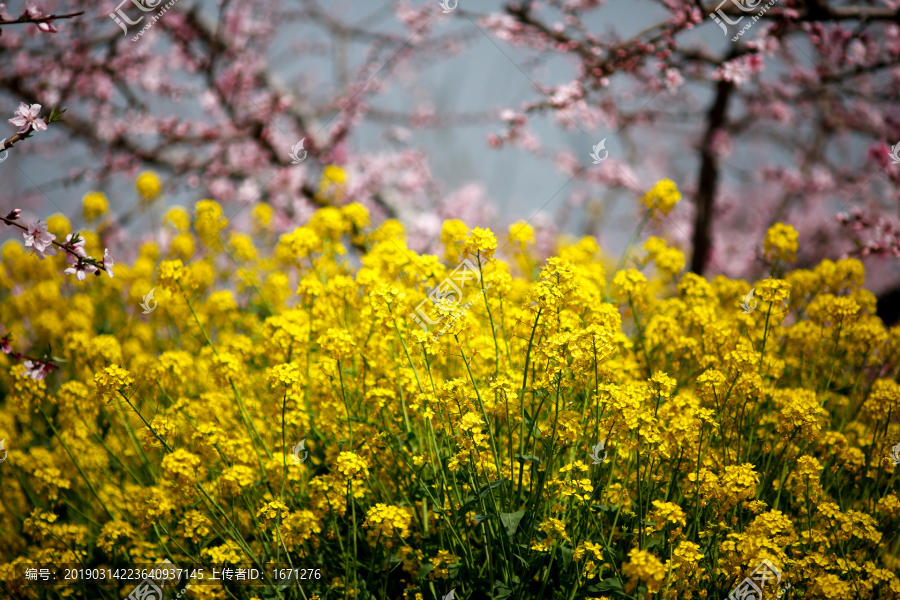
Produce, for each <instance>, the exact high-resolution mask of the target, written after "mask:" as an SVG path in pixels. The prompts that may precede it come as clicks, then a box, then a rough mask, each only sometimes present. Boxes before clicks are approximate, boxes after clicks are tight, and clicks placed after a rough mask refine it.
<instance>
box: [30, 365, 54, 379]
mask: <svg viewBox="0 0 900 600" xmlns="http://www.w3.org/2000/svg"><path fill="white" fill-rule="evenodd" d="M24 364H25V373H24V375H25V377H31V378H32V379H35V380H37V381H40V380H42V379H43V378H44V377H46V376H47V374H48V373H50V371H52V370H53V369H55V368H56V366H55V365H54V364H53V363H50V362H43V361H40V360H26V361H25V363H24Z"/></svg>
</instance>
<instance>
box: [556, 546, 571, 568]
mask: <svg viewBox="0 0 900 600" xmlns="http://www.w3.org/2000/svg"><path fill="white" fill-rule="evenodd" d="M559 551H560V553H561V554H562V560H563V568H565V569H568V568H569V565H570V564H572V554H573V553H574V551H573V550H572V549H571V548H569V547H568V546H560V547H559Z"/></svg>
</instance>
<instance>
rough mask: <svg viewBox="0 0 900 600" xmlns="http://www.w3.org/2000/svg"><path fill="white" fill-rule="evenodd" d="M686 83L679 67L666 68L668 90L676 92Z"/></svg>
mask: <svg viewBox="0 0 900 600" xmlns="http://www.w3.org/2000/svg"><path fill="white" fill-rule="evenodd" d="M683 83H684V77H683V76H682V75H681V71H679V70H678V69H666V90H667V91H668V92H669V93H670V94H674V93H675V92H677V91H678V88H680V87H681V84H683Z"/></svg>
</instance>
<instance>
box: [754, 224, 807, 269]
mask: <svg viewBox="0 0 900 600" xmlns="http://www.w3.org/2000/svg"><path fill="white" fill-rule="evenodd" d="M799 237H800V234H799V233H797V230H796V229H794V228H793V227H791V226H790V225H785V224H784V223H776V224H775V225H773V226H772V227H770V228H769V230H768V231H767V232H766V239H765V241H764V242H763V248H765V253H766V258H768V259H769V260H780V261H782V262H790V261H793V260H794V258H795V256H796V253H797V248H798V247H799V244H798V241H797V240H798V239H799Z"/></svg>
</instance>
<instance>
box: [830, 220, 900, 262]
mask: <svg viewBox="0 0 900 600" xmlns="http://www.w3.org/2000/svg"><path fill="white" fill-rule="evenodd" d="M836 218H837V221H838V222H839V223H841V224H842V225H844V226H845V227H847V228H848V229H849V230H850V231H851V232H852V238H853V242H854V243H855V244H856V249H855V250H852V251H851V252H848V255H850V256H871V255H875V256H878V255H881V256H892V257H894V258H898V257H900V227H897V225H896V224H894V222H893V221H891V220H890V219H887V218H885V217H882V216H875V217H870V216H866V215H865V214H864V213H863V211H862V210H861V209H859V208H854V209H853V210H851V211H850V212H849V213H839V214H838V216H837V217H836Z"/></svg>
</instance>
